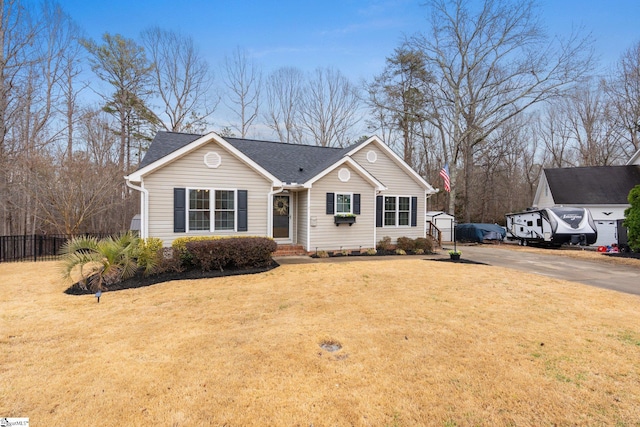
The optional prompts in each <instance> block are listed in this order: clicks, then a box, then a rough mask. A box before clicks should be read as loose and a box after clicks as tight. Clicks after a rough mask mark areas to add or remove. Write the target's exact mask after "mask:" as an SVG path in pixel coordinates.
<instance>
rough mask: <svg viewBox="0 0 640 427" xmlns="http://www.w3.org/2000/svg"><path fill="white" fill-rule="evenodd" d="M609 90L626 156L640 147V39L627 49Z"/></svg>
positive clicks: (609, 83)
mask: <svg viewBox="0 0 640 427" xmlns="http://www.w3.org/2000/svg"><path fill="white" fill-rule="evenodd" d="M606 92H607V93H608V95H609V98H610V100H611V102H612V104H613V106H614V108H615V115H616V116H615V130H616V133H617V135H618V136H619V139H620V141H621V142H622V144H621V148H622V150H623V152H624V155H625V156H626V158H627V159H628V158H630V157H631V156H632V155H633V154H634V153H635V152H636V151H638V150H639V149H640V41H639V42H636V43H635V44H634V45H633V46H631V47H630V48H629V49H627V50H626V51H625V52H624V53H623V54H622V57H621V58H620V61H619V62H618V67H617V70H616V72H615V73H614V75H613V76H612V77H611V78H610V79H609V80H608V81H607V82H606Z"/></svg>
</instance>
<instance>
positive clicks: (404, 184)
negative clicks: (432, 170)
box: [352, 143, 426, 243]
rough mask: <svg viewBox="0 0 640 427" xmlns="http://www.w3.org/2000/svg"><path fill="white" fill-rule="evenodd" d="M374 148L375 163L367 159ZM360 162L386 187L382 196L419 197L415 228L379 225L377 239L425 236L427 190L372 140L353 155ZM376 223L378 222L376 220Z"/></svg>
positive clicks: (393, 240)
mask: <svg viewBox="0 0 640 427" xmlns="http://www.w3.org/2000/svg"><path fill="white" fill-rule="evenodd" d="M369 151H373V152H374V153H375V154H376V157H377V159H376V161H375V162H374V163H371V162H369V160H367V153H369ZM352 158H353V160H355V161H356V162H357V163H358V164H360V165H361V166H362V167H363V168H364V169H366V170H367V171H368V172H369V173H370V174H371V175H373V176H374V177H376V179H377V180H378V181H380V182H382V184H384V186H385V187H387V189H386V190H384V191H383V192H382V193H380V195H381V196H385V195H386V196H407V197H417V198H418V215H417V217H418V221H417V224H416V227H410V226H394V227H391V226H386V227H376V228H375V230H376V242H377V241H379V240H380V239H382V238H383V237H385V236H389V237H391V240H392V242H393V243H395V242H396V240H397V239H398V237H411V238H414V239H415V238H416V237H424V236H425V229H424V227H425V218H424V213H425V202H426V201H425V189H424V187H422V185H420V184H419V183H418V182H416V181H415V180H414V179H413V177H412V176H411V175H410V174H409V173H408V172H407V171H406V170H405V169H404V168H403V167H401V166H399V165H398V164H397V163H396V162H395V161H394V160H393V159H392V158H391V157H390V156H389V155H388V154H387V153H386V152H385V151H383V150H382V149H380V148H379V147H378V145H377V144H376V143H371V144H369V145H367V146H366V147H363V148H362V149H361V150H360V151H358V152H357V153H356V154H355V155H354V156H353V157H352ZM374 224H375V223H374Z"/></svg>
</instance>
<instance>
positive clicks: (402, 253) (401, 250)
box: [395, 248, 407, 255]
mask: <svg viewBox="0 0 640 427" xmlns="http://www.w3.org/2000/svg"><path fill="white" fill-rule="evenodd" d="M395 253H396V255H406V254H407V253H406V252H405V250H404V249H400V248H398V249H396V251H395Z"/></svg>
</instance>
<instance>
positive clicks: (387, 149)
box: [346, 136, 437, 194]
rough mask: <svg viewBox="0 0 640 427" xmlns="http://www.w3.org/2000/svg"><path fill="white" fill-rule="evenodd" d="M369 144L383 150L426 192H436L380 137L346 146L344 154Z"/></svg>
mask: <svg viewBox="0 0 640 427" xmlns="http://www.w3.org/2000/svg"><path fill="white" fill-rule="evenodd" d="M371 144H374V145H376V146H377V147H378V148H380V149H381V150H382V151H383V152H385V153H386V154H387V155H388V156H389V158H390V159H391V160H392V161H393V162H394V163H395V164H396V165H397V166H398V167H399V168H401V169H402V170H403V171H404V172H406V173H407V175H409V177H411V179H413V180H414V181H415V182H417V183H418V184H419V185H420V186H421V187H423V188H424V189H425V190H426V191H427V192H428V193H431V194H433V193H436V192H437V191H436V189H435V188H433V187H432V186H431V184H429V183H428V182H427V181H425V179H424V178H422V177H421V176H420V175H419V174H418V173H417V172H416V171H415V170H413V168H412V167H411V166H409V165H408V164H407V163H406V162H405V161H404V160H402V159H401V158H400V156H398V155H397V154H396V153H395V152H394V151H393V150H392V149H391V147H389V146H388V145H387V144H385V143H384V142H382V140H380V138H378V137H377V136H372V137H371V138H369V139H367V140H366V141H362V142H360V143H358V144H355V145H353V146H351V147H348V148H346V150H348V152H347V153H346V155H347V156H350V157H351V156H353V155H354V154H356V153H357V152H359V151H360V150H363V149H364V148H365V147H368V146H369V145H371Z"/></svg>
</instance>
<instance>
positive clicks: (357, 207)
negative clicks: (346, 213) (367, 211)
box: [353, 194, 360, 215]
mask: <svg viewBox="0 0 640 427" xmlns="http://www.w3.org/2000/svg"><path fill="white" fill-rule="evenodd" d="M353 213H354V214H355V215H360V195H359V194H354V195H353Z"/></svg>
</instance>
